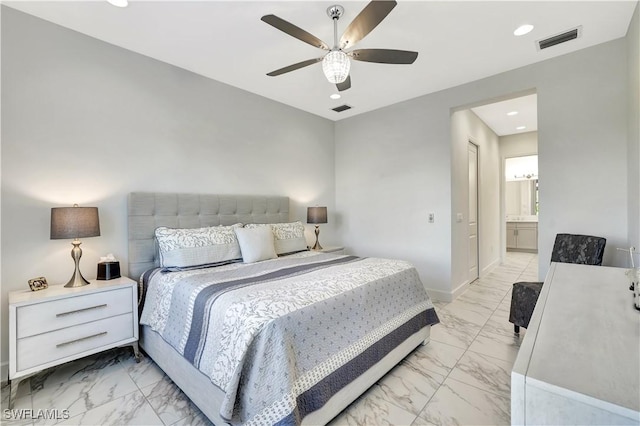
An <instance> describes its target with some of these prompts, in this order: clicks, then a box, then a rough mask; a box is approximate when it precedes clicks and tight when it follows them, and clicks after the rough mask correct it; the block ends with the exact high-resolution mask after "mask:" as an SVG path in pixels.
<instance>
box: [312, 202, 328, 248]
mask: <svg viewBox="0 0 640 426" xmlns="http://www.w3.org/2000/svg"><path fill="white" fill-rule="evenodd" d="M307 223H313V224H315V225H316V243H315V244H314V246H313V247H311V249H312V250H322V246H321V245H320V242H319V241H318V236H319V235H320V225H319V224H320V223H327V208H326V207H307Z"/></svg>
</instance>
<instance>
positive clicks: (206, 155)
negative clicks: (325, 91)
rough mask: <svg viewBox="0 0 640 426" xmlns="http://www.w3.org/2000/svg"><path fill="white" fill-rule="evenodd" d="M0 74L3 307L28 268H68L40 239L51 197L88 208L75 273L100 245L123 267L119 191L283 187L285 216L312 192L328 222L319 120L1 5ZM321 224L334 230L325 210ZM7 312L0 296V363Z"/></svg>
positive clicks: (324, 128)
mask: <svg viewBox="0 0 640 426" xmlns="http://www.w3.org/2000/svg"><path fill="white" fill-rule="evenodd" d="M2 79H3V80H2V83H3V84H2V85H3V87H2V88H3V91H2V122H3V126H2V231H3V232H2V265H3V268H2V306H3V307H6V306H7V303H8V302H7V292H8V291H10V290H17V289H28V286H27V280H28V279H29V278H32V277H36V276H45V277H46V278H47V279H48V280H49V282H50V283H63V282H66V281H67V280H68V279H69V278H70V276H71V274H72V272H73V261H72V259H71V257H70V251H71V244H70V241H64V240H55V241H52V240H49V220H50V208H51V207H55V206H70V205H72V204H73V203H79V204H80V205H85V206H97V207H98V208H99V213H100V226H101V233H102V235H101V236H100V237H96V238H86V239H84V240H83V244H82V248H83V257H82V261H81V269H82V271H83V273H84V274H85V276H86V277H87V278H95V276H96V262H97V260H98V257H99V256H101V255H104V254H106V253H108V252H112V253H114V254H115V255H116V257H117V258H119V259H120V260H121V268H123V269H124V271H123V272H125V273H126V265H127V263H126V259H127V225H126V198H127V193H129V192H131V191H164V192H168V191H182V192H195V193H198V192H201V193H244V194H265V195H270V194H277V195H288V196H290V197H291V207H292V215H291V218H292V219H300V220H302V221H303V222H304V221H305V220H306V216H305V214H306V210H305V209H306V207H307V206H308V205H316V204H319V205H326V206H327V207H328V208H329V212H330V217H329V220H330V221H331V222H334V221H335V212H336V209H335V204H334V203H335V194H334V178H335V173H334V144H333V123H332V122H331V121H328V120H325V119H322V118H319V117H316V116H313V115H310V114H308V113H305V112H302V111H299V110H296V109H294V108H290V107H287V106H285V105H282V104H279V103H276V102H273V101H270V100H267V99H265V98H262V97H259V96H256V95H253V94H250V93H248V92H244V91H241V90H238V89H236V88H233V87H231V86H227V85H224V84H221V83H218V82H215V81H212V80H209V79H206V78H204V77H201V76H198V75H196V74H193V73H190V72H187V71H185V70H182V69H179V68H176V67H173V66H170V65H167V64H165V63H162V62H159V61H156V60H153V59H150V58H148V57H144V56H141V55H138V54H136V53H133V52H130V51H127V50H124V49H121V48H118V47H115V46H112V45H109V44H106V43H103V42H101V41H98V40H95V39H92V38H90V37H87V36H84V35H81V34H79V33H77V32H74V31H70V30H67V29H64V28H62V27H59V26H56V25H53V24H50V23H48V22H45V21H42V20H39V19H37V18H34V17H31V16H29V15H25V14H22V13H20V12H17V11H15V10H13V9H9V8H3V9H2ZM310 230H311V228H310V227H309V232H310ZM321 237H322V243H323V244H324V245H330V244H331V243H337V242H338V243H339V242H340V241H339V239H337V238H336V234H335V233H334V232H333V230H332V224H331V223H330V224H327V225H326V226H323V227H322V235H321ZM309 240H310V241H311V233H309ZM7 322H8V320H7V310H6V309H3V317H2V331H3V333H2V335H3V337H5V338H3V339H2V352H1V353H2V361H4V362H6V361H7V359H8V349H7V339H6V336H7V334H6V331H7ZM4 378H5V379H6V376H4Z"/></svg>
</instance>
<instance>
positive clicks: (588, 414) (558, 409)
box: [511, 263, 640, 425]
mask: <svg viewBox="0 0 640 426" xmlns="http://www.w3.org/2000/svg"><path fill="white" fill-rule="evenodd" d="M625 272H626V269H622V268H610V267H603V266H587V265H573V264H566V263H553V264H552V265H551V268H550V269H549V273H548V274H547V277H546V280H545V282H544V286H543V287H542V292H541V293H540V298H539V299H538V303H537V304H536V308H535V310H534V312H533V316H532V318H531V322H530V323H529V328H528V329H527V333H526V335H525V338H524V340H523V342H522V346H521V347H520V351H519V352H518V357H517V359H516V362H515V364H514V366H513V370H512V372H511V423H512V424H528V425H562V424H600V425H602V424H607V425H614V424H635V425H637V424H639V423H640V311H637V310H636V309H635V308H634V307H633V293H632V292H631V291H629V282H628V280H627V278H626V276H625Z"/></svg>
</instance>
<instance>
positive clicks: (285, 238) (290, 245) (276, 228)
mask: <svg viewBox="0 0 640 426" xmlns="http://www.w3.org/2000/svg"><path fill="white" fill-rule="evenodd" d="M267 226H268V227H271V230H272V231H273V236H274V238H275V248H276V253H277V254H286V253H295V252H298V251H304V250H307V240H306V238H305V237H304V225H303V224H302V222H300V221H297V222H289V223H272V224H270V225H263V224H257V223H251V224H247V225H245V229H252V228H260V227H263V228H264V227H267Z"/></svg>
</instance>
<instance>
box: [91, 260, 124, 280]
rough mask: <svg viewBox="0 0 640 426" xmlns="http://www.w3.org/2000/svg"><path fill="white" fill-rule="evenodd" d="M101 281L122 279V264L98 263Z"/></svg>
mask: <svg viewBox="0 0 640 426" xmlns="http://www.w3.org/2000/svg"><path fill="white" fill-rule="evenodd" d="M96 278H97V279H99V280H112V279H114V278H120V262H100V263H98V276H97V277H96Z"/></svg>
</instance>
